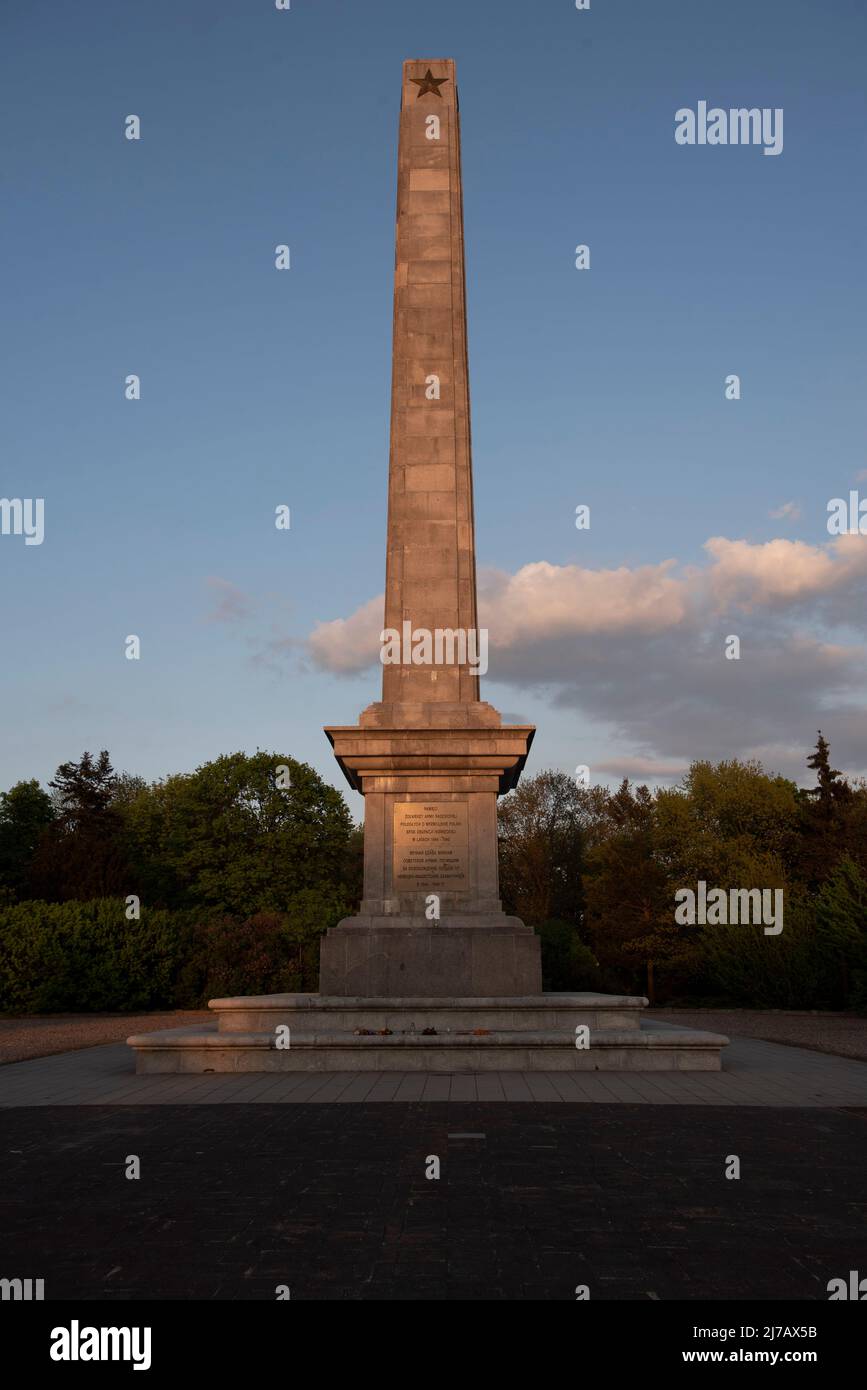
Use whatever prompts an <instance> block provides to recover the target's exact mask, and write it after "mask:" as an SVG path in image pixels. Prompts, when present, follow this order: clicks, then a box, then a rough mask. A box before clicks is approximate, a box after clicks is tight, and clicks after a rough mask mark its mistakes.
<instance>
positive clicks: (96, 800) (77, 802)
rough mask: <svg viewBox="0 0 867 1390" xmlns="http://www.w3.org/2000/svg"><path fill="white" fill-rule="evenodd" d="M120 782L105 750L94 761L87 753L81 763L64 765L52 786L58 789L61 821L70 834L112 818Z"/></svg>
mask: <svg viewBox="0 0 867 1390" xmlns="http://www.w3.org/2000/svg"><path fill="white" fill-rule="evenodd" d="M117 782H118V779H117V777H116V776H115V772H114V768H113V767H112V765H111V760H110V758H109V756H108V751H107V749H105V748H103V750H102V752H101V753H100V755H99V757H98V758H97V759H96V760H95V761H94V759H93V757H92V756H91V754H90V753H83V754H82V756H81V758H80V760H79V761H78V762H77V763H61V764H60V767H59V768H58V769H57V771H56V772H55V774H54V777H53V778H52V780H51V781H50V782H49V783H48V785H49V787H52V788H53V789H54V793H55V804H56V806H57V811H58V819H59V820H60V821H61V822H62V824H63V826H64V827H65V828H66V829H67V830H75V829H80V828H82V827H84V826H89V825H92V824H94V823H95V822H98V821H99V820H100V819H102V818H104V817H105V816H106V815H107V814H108V810H109V807H110V805H111V802H112V798H113V796H114V794H115V790H116V788H117Z"/></svg>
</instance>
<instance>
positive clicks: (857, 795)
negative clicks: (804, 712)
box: [798, 731, 867, 890]
mask: <svg viewBox="0 0 867 1390" xmlns="http://www.w3.org/2000/svg"><path fill="white" fill-rule="evenodd" d="M807 766H808V767H810V768H812V769H813V771H814V772H815V773H816V782H817V785H816V786H815V787H810V788H808V789H807V790H805V791H802V792H801V793H800V796H799V803H800V807H801V839H800V844H799V850H798V875H799V877H800V878H801V879H802V880H803V881H804V883H806V884H807V885H808V886H809V887H810V888H812V889H814V890H817V889H818V888H819V887H820V886H821V885H822V884H823V883H824V882H825V881H826V879H827V878H828V876H829V874H831V873H832V872H833V870H834V868H835V866H836V865H837V864H838V863H839V862H840V860H841V859H843V858H847V857H848V858H849V859H852V860H854V861H855V862H856V863H857V864H859V865H860V866H861V868H862V870H864V871H867V789H865V787H864V786H859V785H856V786H852V785H851V784H850V783H849V781H848V780H847V779H846V778H845V777H843V775H842V774H841V773H840V772H839V771H838V769H837V768H833V767H831V752H830V748H829V746H828V742H827V740H826V739H825V738H824V737H823V736H822V733H821V731H820V733H819V737H818V740H817V742H816V747H815V749H814V751H813V752H812V753H811V754H810V756H809V757H808V759H807Z"/></svg>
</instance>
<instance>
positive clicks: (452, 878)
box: [393, 801, 470, 893]
mask: <svg viewBox="0 0 867 1390" xmlns="http://www.w3.org/2000/svg"><path fill="white" fill-rule="evenodd" d="M469 857H470V855H469V831H468V823H467V805H466V802H465V801H438V802H433V803H431V804H429V805H421V804H419V803H417V802H398V803H397V805H396V806H395V808H394V883H393V886H394V889H395V891H396V892H398V893H436V892H437V891H442V892H464V891H467V890H468V889H469V886H470V875H469Z"/></svg>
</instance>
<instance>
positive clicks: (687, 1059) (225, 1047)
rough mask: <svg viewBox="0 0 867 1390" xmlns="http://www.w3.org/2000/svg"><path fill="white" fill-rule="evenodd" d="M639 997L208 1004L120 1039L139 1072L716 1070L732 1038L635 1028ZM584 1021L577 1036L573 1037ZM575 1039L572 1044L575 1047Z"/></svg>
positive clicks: (309, 998) (317, 997) (318, 997)
mask: <svg viewBox="0 0 867 1390" xmlns="http://www.w3.org/2000/svg"><path fill="white" fill-rule="evenodd" d="M646 1004H647V1000H646V999H643V998H640V997H638V998H636V997H631V996H620V995H604V994H539V995H535V996H530V997H516V998H511V999H505V998H476V997H474V998H465V999H447V998H443V999H433V998H429V997H421V998H414V999H413V998H402V999H383V998H364V999H361V998H349V997H347V996H336V997H335V996H331V997H329V996H327V995H323V994H272V995H263V996H258V997H250V998H237V999H212V1000H211V1003H210V1008H211V1009H212V1010H213V1011H214V1013H215V1015H216V1018H217V1026H216V1027H212V1028H203V1027H194V1028H172V1029H167V1030H165V1031H163V1032H158V1033H139V1034H136V1035H135V1036H134V1037H131V1038H129V1039H128V1043H129V1046H130V1047H132V1048H133V1050H134V1051H135V1055H136V1071H137V1072H139V1073H140V1074H143V1073H148V1074H151V1073H179V1072H184V1073H197V1072H198V1073H201V1072H231V1073H237V1072H355V1071H359V1072H362V1071H369V1072H372V1071H377V1072H389V1071H396V1072H405V1071H415V1072H432V1073H437V1074H451V1075H453V1074H455V1073H461V1072H491V1071H500V1072H503V1071H508V1072H523V1071H529V1072H533V1071H564V1072H576V1071H720V1070H721V1067H722V1063H721V1052H722V1049H723V1048H724V1047H725V1046H727V1044H728V1038H725V1037H722V1036H721V1035H720V1034H718V1033H704V1032H697V1031H694V1030H692V1029H689V1028H666V1027H663V1026H661V1025H653V1026H652V1027H649V1028H642V1027H641V1026H640V1016H641V1012H642V1010H643V1009H644V1008H645V1006H646ZM581 1025H584V1026H585V1027H586V1029H587V1033H586V1035H584V1036H581V1035H579V1033H577V1032H576V1030H577V1029H579V1028H580V1027H581ZM576 1044H579V1045H576Z"/></svg>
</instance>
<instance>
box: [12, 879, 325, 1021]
mask: <svg viewBox="0 0 867 1390" xmlns="http://www.w3.org/2000/svg"><path fill="white" fill-rule="evenodd" d="M345 911H346V906H345V903H344V901H343V899H342V897H341V895H340V893H339V892H338V891H337V890H334V889H318V888H305V889H302V890H301V891H300V892H298V893H296V894H295V895H294V896H293V897H292V898H291V899H290V901H289V904H288V907H287V910H286V911H285V912H271V913H269V912H259V913H255V914H253V915H252V916H250V917H246V918H239V917H231V916H229V915H227V914H225V913H208V912H207V911H205V912H203V911H192V910H190V911H174V912H171V911H168V910H167V909H164V908H147V907H142V909H141V917H140V919H139V920H138V921H128V920H127V918H126V903H125V900H124V899H123V898H98V899H95V900H93V901H92V902H66V903H45V902H24V903H17V904H14V905H11V906H2V905H0V1012H3V1013H13V1014H14V1013H67V1012H69V1013H96V1012H100V1011H109V1012H118V1013H128V1012H135V1011H143V1010H149V1009H169V1008H197V1007H201V1006H202V1005H203V1004H206V1003H207V1001H208V1000H209V999H213V998H215V997H219V996H221V995H233V994H277V993H294V992H297V991H311V992H312V991H315V990H316V989H317V987H318V975H319V941H320V938H321V936H322V933H323V932H324V931H325V930H326V928H327V927H329V926H331V925H333V924H334V923H335V922H337V921H339V919H340V917H342V916H343V915H344V914H345Z"/></svg>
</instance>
